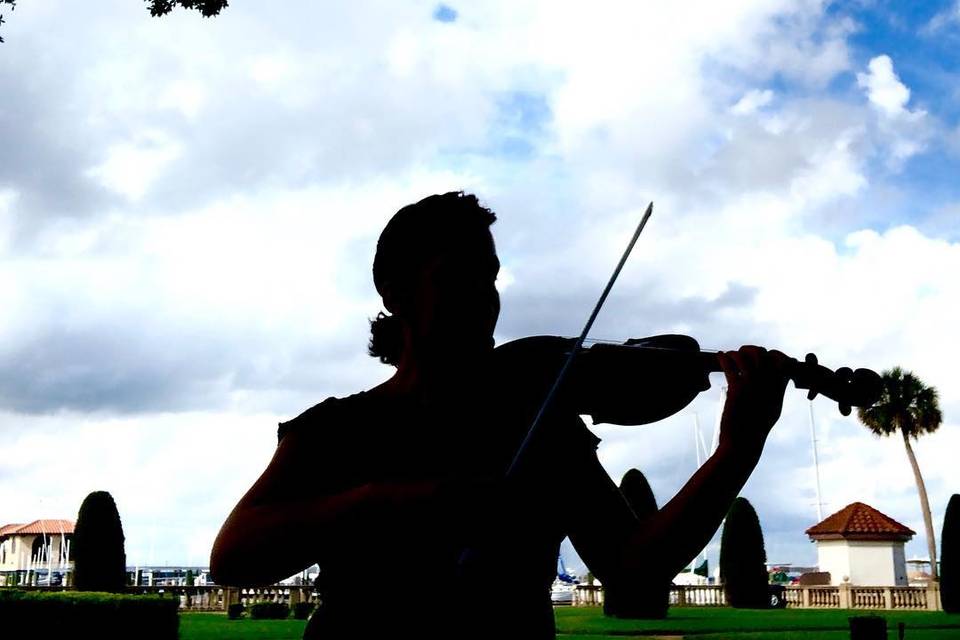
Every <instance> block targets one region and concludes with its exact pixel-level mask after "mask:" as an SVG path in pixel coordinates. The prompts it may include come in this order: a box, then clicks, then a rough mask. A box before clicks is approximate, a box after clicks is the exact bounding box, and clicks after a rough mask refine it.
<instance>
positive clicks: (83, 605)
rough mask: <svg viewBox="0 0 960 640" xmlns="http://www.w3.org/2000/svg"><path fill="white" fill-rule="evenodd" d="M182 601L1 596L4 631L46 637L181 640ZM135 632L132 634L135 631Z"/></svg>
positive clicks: (9, 593)
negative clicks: (31, 632) (35, 632)
mask: <svg viewBox="0 0 960 640" xmlns="http://www.w3.org/2000/svg"><path fill="white" fill-rule="evenodd" d="M178 605H179V601H178V600H171V599H170V598H162V597H157V596H153V595H149V596H139V595H120V594H115V593H98V592H83V593H80V592H76V591H60V592H54V593H37V592H24V591H17V590H7V589H4V590H2V591H0V620H3V626H4V628H5V629H11V630H12V629H21V630H27V629H34V630H41V629H42V632H41V635H43V636H45V637H47V636H49V637H53V638H56V637H68V638H97V639H98V640H128V639H129V638H130V637H131V634H133V635H135V636H136V637H137V638H138V640H177V635H178V631H179V625H180V618H179V617H178V614H177V607H178ZM132 630H133V631H132Z"/></svg>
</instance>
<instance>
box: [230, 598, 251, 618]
mask: <svg viewBox="0 0 960 640" xmlns="http://www.w3.org/2000/svg"><path fill="white" fill-rule="evenodd" d="M245 610H246V607H244V606H243V605H242V604H240V603H239V602H234V603H233V604H231V605H230V606H229V607H227V618H229V619H230V620H239V619H240V618H242V617H243V612H244V611H245Z"/></svg>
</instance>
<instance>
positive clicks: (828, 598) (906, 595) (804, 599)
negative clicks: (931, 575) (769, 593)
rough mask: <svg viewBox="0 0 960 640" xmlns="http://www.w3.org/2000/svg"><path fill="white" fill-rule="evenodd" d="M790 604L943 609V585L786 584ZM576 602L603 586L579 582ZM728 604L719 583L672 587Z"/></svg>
mask: <svg viewBox="0 0 960 640" xmlns="http://www.w3.org/2000/svg"><path fill="white" fill-rule="evenodd" d="M785 596H786V601H787V607H788V608H791V609H874V610H877V609H900V610H915V611H940V610H942V608H941V605H940V587H939V585H936V584H932V585H929V586H926V587H866V586H864V587H861V586H853V585H847V584H844V585H839V586H833V587H832V586H804V587H800V586H787V587H786V588H785ZM573 604H574V606H600V605H602V604H603V588H602V587H599V586H596V585H578V586H577V590H576V591H575V592H574V598H573ZM726 605H727V600H726V596H725V595H724V593H723V587H722V586H719V585H683V586H674V587H672V588H671V589H670V606H673V607H723V606H726Z"/></svg>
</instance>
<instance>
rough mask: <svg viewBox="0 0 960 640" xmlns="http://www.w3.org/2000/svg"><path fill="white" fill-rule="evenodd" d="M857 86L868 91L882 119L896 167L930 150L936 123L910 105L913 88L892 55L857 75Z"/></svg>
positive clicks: (892, 161) (881, 128)
mask: <svg viewBox="0 0 960 640" xmlns="http://www.w3.org/2000/svg"><path fill="white" fill-rule="evenodd" d="M857 84H858V85H859V86H860V87H861V88H862V89H864V90H865V91H866V94H867V99H868V101H869V102H870V105H871V106H872V107H873V108H874V109H875V110H876V112H877V113H878V114H879V116H880V118H879V129H880V133H881V137H882V139H883V140H884V142H885V143H886V145H887V147H888V150H889V154H890V164H891V165H892V166H894V167H898V166H899V165H900V163H902V162H903V161H904V160H906V159H908V158H910V157H911V156H914V155H916V154H917V153H919V152H921V151H922V150H923V149H924V148H925V147H926V143H927V140H928V139H929V138H930V136H931V135H932V131H931V127H932V124H931V123H930V122H928V121H929V118H928V117H927V112H926V111H925V110H923V109H919V108H917V109H910V108H909V107H908V106H907V103H908V102H909V101H910V89H909V88H907V86H906V85H905V84H903V83H902V82H901V81H900V78H899V77H897V74H896V73H895V72H894V70H893V61H892V60H891V59H890V56H887V55H880V56H877V57H875V58H872V59H871V60H870V62H869V64H868V72H867V73H858V74H857Z"/></svg>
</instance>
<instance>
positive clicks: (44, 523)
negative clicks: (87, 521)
mask: <svg viewBox="0 0 960 640" xmlns="http://www.w3.org/2000/svg"><path fill="white" fill-rule="evenodd" d="M43 533H45V534H47V535H53V534H57V535H59V534H61V533H73V521H72V520H34V521H33V522H28V523H27V524H7V525H4V526H2V527H0V536H21V535H35V534H43Z"/></svg>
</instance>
